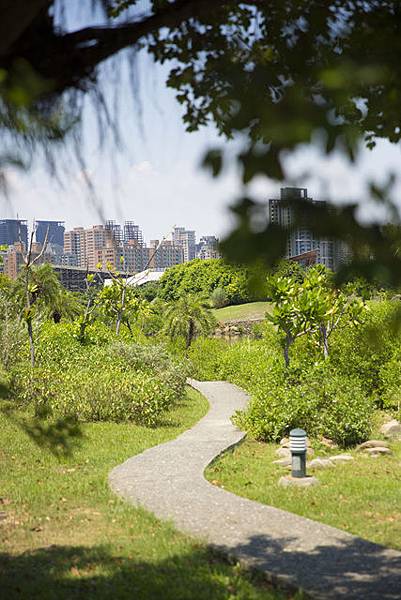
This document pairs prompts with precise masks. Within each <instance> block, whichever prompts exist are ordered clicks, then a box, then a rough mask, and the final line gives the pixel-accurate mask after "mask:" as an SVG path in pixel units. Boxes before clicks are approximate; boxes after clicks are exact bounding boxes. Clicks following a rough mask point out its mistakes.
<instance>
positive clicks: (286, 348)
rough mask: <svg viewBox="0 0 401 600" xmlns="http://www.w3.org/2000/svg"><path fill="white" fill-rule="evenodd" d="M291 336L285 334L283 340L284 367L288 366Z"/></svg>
mask: <svg viewBox="0 0 401 600" xmlns="http://www.w3.org/2000/svg"><path fill="white" fill-rule="evenodd" d="M293 341H294V340H293V338H292V336H291V335H289V334H287V335H286V336H285V341H284V349H283V352H284V362H285V367H286V368H288V367H289V366H290V346H291V344H292V342H293Z"/></svg>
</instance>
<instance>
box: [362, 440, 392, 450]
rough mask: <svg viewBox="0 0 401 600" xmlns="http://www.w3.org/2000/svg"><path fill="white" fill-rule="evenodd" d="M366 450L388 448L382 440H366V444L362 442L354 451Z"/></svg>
mask: <svg viewBox="0 0 401 600" xmlns="http://www.w3.org/2000/svg"><path fill="white" fill-rule="evenodd" d="M367 448H388V443H387V442H383V440H368V441H367V442H363V444H359V446H357V448H356V449H357V450H366V449H367Z"/></svg>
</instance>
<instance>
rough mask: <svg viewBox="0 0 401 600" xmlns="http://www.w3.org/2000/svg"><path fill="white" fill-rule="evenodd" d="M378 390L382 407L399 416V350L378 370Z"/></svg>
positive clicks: (400, 368) (400, 377)
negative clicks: (393, 411) (395, 412)
mask: <svg viewBox="0 0 401 600" xmlns="http://www.w3.org/2000/svg"><path fill="white" fill-rule="evenodd" d="M380 392H381V401H382V404H383V407H384V408H389V409H392V410H395V411H397V412H398V414H399V415H400V416H401V352H400V351H398V352H396V353H395V354H394V356H393V357H392V358H391V359H390V360H389V361H388V362H387V363H385V364H384V365H383V366H382V368H381V370H380Z"/></svg>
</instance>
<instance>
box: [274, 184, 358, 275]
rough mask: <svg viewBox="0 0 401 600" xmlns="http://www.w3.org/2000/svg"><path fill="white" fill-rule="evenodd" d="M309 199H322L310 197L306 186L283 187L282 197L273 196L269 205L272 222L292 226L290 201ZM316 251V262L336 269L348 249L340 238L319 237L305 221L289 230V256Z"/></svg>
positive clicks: (316, 201) (286, 226)
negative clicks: (300, 225)
mask: <svg viewBox="0 0 401 600" xmlns="http://www.w3.org/2000/svg"><path fill="white" fill-rule="evenodd" d="M298 198H299V199H302V200H308V201H309V202H314V203H318V202H319V203H320V202H321V201H318V200H312V198H309V197H308V192H307V189H306V188H293V187H287V188H281V190H280V198H271V199H270V200H269V205H268V218H269V221H270V223H276V224H277V225H280V226H281V227H284V228H291V226H292V225H293V212H292V208H291V205H290V204H287V202H288V201H290V200H291V201H296V200H297V199H298ZM311 250H315V251H316V262H317V263H320V264H323V265H325V266H326V267H328V268H329V269H332V270H335V269H337V268H338V266H339V264H340V263H341V262H342V261H343V260H344V258H345V255H346V250H345V247H344V244H343V243H342V242H340V241H338V240H332V239H328V238H318V237H316V236H315V235H314V234H313V233H312V232H311V231H310V230H309V229H308V224H307V223H306V222H305V223H304V226H303V227H298V228H297V229H295V228H294V229H292V230H291V231H290V232H289V236H288V241H287V255H286V257H287V258H291V257H295V256H299V255H302V254H305V253H306V252H310V251H311Z"/></svg>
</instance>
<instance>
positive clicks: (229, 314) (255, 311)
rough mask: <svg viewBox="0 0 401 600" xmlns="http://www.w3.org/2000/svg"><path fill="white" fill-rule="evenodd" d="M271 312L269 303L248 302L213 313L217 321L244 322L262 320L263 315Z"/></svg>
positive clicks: (218, 309)
mask: <svg viewBox="0 0 401 600" xmlns="http://www.w3.org/2000/svg"><path fill="white" fill-rule="evenodd" d="M270 310H271V303H270V302H250V303H249V304H236V305H234V306H225V307H224V308H216V309H215V310H214V311H213V313H214V315H215V317H216V319H217V320H218V321H220V322H221V323H225V322H226V321H235V320H239V321H246V320H247V319H264V317H265V313H266V312H268V311H270Z"/></svg>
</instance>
